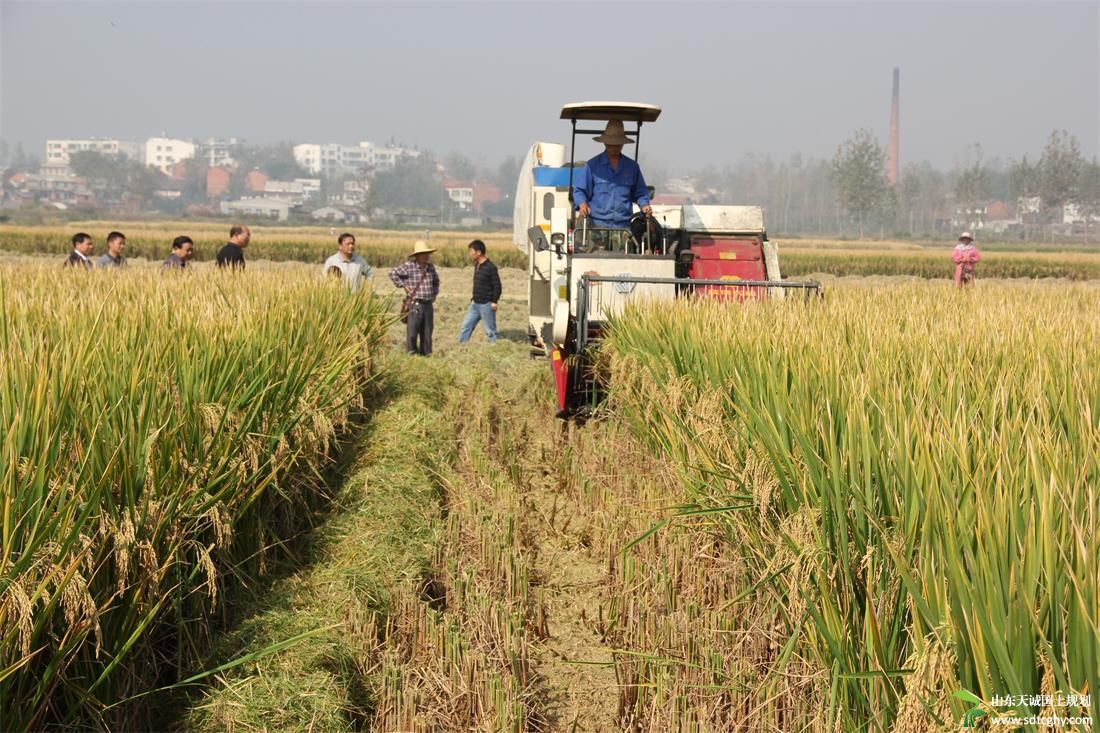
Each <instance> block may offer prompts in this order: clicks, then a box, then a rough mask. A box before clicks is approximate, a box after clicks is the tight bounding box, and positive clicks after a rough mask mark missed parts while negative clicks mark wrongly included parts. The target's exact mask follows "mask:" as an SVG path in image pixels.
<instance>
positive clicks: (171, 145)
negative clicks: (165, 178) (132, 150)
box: [145, 137, 195, 174]
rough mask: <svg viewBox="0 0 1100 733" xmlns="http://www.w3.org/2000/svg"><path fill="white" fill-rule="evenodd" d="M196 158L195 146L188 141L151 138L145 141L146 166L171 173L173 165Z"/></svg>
mask: <svg viewBox="0 0 1100 733" xmlns="http://www.w3.org/2000/svg"><path fill="white" fill-rule="evenodd" d="M194 157H195V146H194V144H192V143H189V142H187V141H186V140H176V139H174V138H170V137H151V138H149V139H148V140H146V141H145V165H147V166H152V167H153V168H157V169H159V170H160V172H161V173H165V174H167V173H169V172H170V171H171V170H172V165H173V164H174V163H178V162H180V161H181V160H189V159H191V158H194Z"/></svg>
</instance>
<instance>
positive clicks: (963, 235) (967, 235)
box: [959, 232, 974, 241]
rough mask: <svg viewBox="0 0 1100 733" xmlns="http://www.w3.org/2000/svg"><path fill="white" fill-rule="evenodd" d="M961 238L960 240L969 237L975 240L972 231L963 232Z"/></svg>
mask: <svg viewBox="0 0 1100 733" xmlns="http://www.w3.org/2000/svg"><path fill="white" fill-rule="evenodd" d="M959 239H960V240H963V239H969V240H971V241H974V237H972V236H970V232H963V233H962V234H960V235H959Z"/></svg>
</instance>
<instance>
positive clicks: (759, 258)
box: [688, 234, 768, 302]
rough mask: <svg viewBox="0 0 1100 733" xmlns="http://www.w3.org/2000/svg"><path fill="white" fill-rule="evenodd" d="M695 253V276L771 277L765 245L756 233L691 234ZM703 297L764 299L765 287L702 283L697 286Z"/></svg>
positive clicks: (695, 277)
mask: <svg viewBox="0 0 1100 733" xmlns="http://www.w3.org/2000/svg"><path fill="white" fill-rule="evenodd" d="M690 241H691V252H692V254H693V255H694V257H693V258H692V261H691V269H690V270H688V277H689V278H691V279H693V280H729V281H731V282H735V281H737V280H767V279H768V275H767V271H766V270H765V268H764V249H763V245H762V244H761V241H760V240H759V239H758V238H756V237H711V236H708V235H705V234H693V235H692V236H691V240H690ZM695 295H696V297H699V298H708V299H711V300H723V301H737V302H744V301H746V300H764V298H765V297H767V290H766V289H765V288H736V287H724V286H722V285H700V286H698V287H697V288H695Z"/></svg>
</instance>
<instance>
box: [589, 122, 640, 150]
mask: <svg viewBox="0 0 1100 733" xmlns="http://www.w3.org/2000/svg"><path fill="white" fill-rule="evenodd" d="M596 142H598V143H603V144H604V145H628V144H629V143H631V142H633V141H632V140H631V139H630V138H629V137H627V136H626V132H625V131H624V130H623V123H622V122H620V121H619V120H611V121H609V122H608V123H607V127H605V128H603V134H602V135H598V136H597V137H596Z"/></svg>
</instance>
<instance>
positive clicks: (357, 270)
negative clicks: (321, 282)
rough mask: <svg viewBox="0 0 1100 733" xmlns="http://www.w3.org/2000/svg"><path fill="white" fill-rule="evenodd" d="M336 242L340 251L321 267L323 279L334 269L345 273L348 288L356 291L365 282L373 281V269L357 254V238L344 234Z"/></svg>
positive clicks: (344, 278)
mask: <svg viewBox="0 0 1100 733" xmlns="http://www.w3.org/2000/svg"><path fill="white" fill-rule="evenodd" d="M336 242H337V243H338V244H339V246H340V251H339V252H337V253H336V254H334V255H333V256H332V257H329V258H328V259H327V260H325V264H324V265H322V266H321V275H322V277H327V276H328V275H329V273H331V272H332V271H333V268H335V269H336V270H339V271H340V272H341V273H343V280H344V282H345V283H347V286H348V287H349V288H351V289H352V291H353V292H354V291H356V290H358V289H359V286H360V285H361V284H362V281H363V280H370V279H371V269H370V265H368V264H367V261H366V260H364V259H363V258H362V257H360V256H359V255H357V254H355V236H354V235H352V234H348V233H346V232H345V233H344V234H341V235H340V236H339V237H337V239H336Z"/></svg>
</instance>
